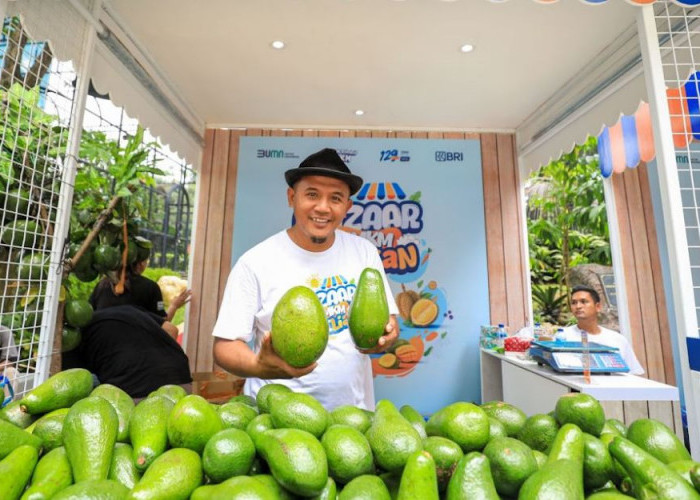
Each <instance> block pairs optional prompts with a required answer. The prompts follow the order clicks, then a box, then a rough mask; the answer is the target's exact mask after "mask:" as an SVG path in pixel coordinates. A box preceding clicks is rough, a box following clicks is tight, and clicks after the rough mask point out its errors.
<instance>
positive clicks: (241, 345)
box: [213, 148, 399, 410]
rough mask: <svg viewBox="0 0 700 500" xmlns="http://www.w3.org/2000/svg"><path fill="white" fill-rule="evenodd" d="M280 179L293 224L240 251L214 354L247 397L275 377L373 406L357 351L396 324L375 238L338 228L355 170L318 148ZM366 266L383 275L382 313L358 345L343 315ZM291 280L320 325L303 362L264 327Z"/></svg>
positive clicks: (386, 339)
mask: <svg viewBox="0 0 700 500" xmlns="http://www.w3.org/2000/svg"><path fill="white" fill-rule="evenodd" d="M285 179H286V181H287V184H288V185H289V188H288V189H287V201H288V203H289V206H290V207H291V208H292V209H293V212H294V225H293V226H292V227H291V228H289V229H287V230H284V231H281V232H279V233H277V234H274V235H272V236H271V237H269V238H268V239H266V240H264V241H262V242H261V243H259V244H257V245H256V246H254V247H253V248H251V249H250V250H248V251H247V252H246V253H244V254H243V255H242V256H241V257H240V258H239V259H238V261H237V262H236V264H235V265H234V267H233V269H232V270H231V273H230V275H229V278H228V281H227V283H226V290H225V292H224V297H223V301H222V304H221V309H220V311H219V317H218V319H217V321H216V325H215V327H214V332H213V335H214V359H215V360H216V363H217V364H219V365H220V366H221V367H223V368H224V369H226V370H228V371H230V372H231V373H233V374H235V375H238V376H240V377H245V378H246V379H247V380H246V383H245V386H244V392H245V393H246V394H249V395H251V396H255V395H256V394H257V392H258V390H259V389H260V387H262V386H263V385H265V384H268V383H279V384H284V385H287V386H288V387H290V388H291V389H292V390H294V391H297V392H305V393H308V394H311V395H313V396H314V397H316V398H317V399H318V400H319V401H320V402H321V403H322V404H323V405H324V406H325V407H326V408H327V409H329V410H331V409H333V408H335V407H337V406H341V405H347V404H350V405H355V406H359V407H362V408H367V409H374V388H373V381H372V366H371V361H370V358H369V356H367V354H369V353H373V352H381V351H383V350H384V349H386V348H388V347H390V346H391V345H392V344H393V343H394V341H395V340H396V339H397V338H398V334H399V327H398V323H397V321H396V314H397V313H398V308H397V307H396V303H395V301H394V298H393V296H392V295H391V292H390V290H389V283H388V281H387V279H386V275H385V274H384V268H383V265H382V262H381V259H380V257H379V253H378V251H377V249H376V247H375V246H374V245H373V244H372V243H370V242H369V241H368V240H366V239H364V238H360V237H359V236H355V235H352V234H348V233H346V232H343V231H341V230H339V229H338V227H339V226H340V225H341V223H342V222H343V219H344V217H345V214H346V213H347V211H348V209H349V208H350V207H351V206H352V200H351V199H350V197H351V196H352V195H353V194H354V193H356V192H357V191H358V190H359V189H360V187H362V179H361V178H360V177H358V176H356V175H353V174H352V173H351V172H350V170H349V169H348V167H347V166H346V165H345V163H344V162H343V160H342V159H341V158H340V156H339V155H338V153H337V152H336V151H335V150H333V149H328V148H326V149H323V150H321V151H319V152H317V153H314V154H312V155H310V156H309V157H308V158H306V159H305V160H304V161H302V162H301V164H300V165H299V167H297V168H294V169H291V170H288V171H287V172H285ZM251 216H253V215H251ZM367 267H372V268H375V269H377V270H379V271H380V272H381V274H382V276H383V278H384V287H385V289H386V294H387V300H388V302H389V312H390V319H389V322H388V323H387V325H386V328H385V335H384V336H383V337H381V338H380V339H379V345H378V346H377V347H376V348H374V349H371V350H365V351H362V352H360V351H359V350H358V349H357V348H356V347H355V345H354V343H353V341H352V338H351V337H350V333H349V330H348V319H347V318H348V310H349V307H350V303H351V302H352V297H353V295H354V292H355V289H356V284H357V280H358V279H359V277H360V274H361V272H362V270H363V269H365V268H367ZM298 285H305V286H308V287H309V288H311V289H312V290H314V292H315V293H316V295H317V297H318V298H319V300H320V301H321V304H322V305H323V307H324V309H325V311H326V317H327V319H328V325H329V330H330V335H329V341H328V345H327V347H326V350H325V351H324V353H323V355H322V356H321V358H320V359H319V360H318V361H317V362H316V363H314V364H312V365H310V366H308V367H304V368H294V367H292V366H290V365H289V364H288V363H286V362H285V361H284V360H283V359H281V358H280V357H279V356H278V355H277V354H276V353H275V352H274V349H273V348H272V345H271V343H270V336H269V331H270V324H271V318H272V312H273V310H274V308H275V305H276V304H277V302H278V301H279V299H280V298H281V297H282V295H284V293H286V292H287V290H289V289H290V288H292V287H293V286H298ZM249 342H252V344H253V348H252V349H251V348H250V347H249V345H248V343H249Z"/></svg>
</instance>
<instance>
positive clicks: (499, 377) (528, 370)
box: [481, 349, 682, 435]
mask: <svg viewBox="0 0 700 500" xmlns="http://www.w3.org/2000/svg"><path fill="white" fill-rule="evenodd" d="M569 392H583V393H586V394H590V395H591V396H593V397H595V398H596V399H598V400H599V401H600V402H601V403H602V404H603V408H604V409H605V413H606V416H607V417H608V418H617V419H619V420H621V421H623V422H625V423H626V424H628V423H630V422H632V421H634V420H636V419H638V418H655V419H657V420H660V421H662V422H664V423H665V424H666V425H668V426H669V427H670V428H671V429H674V431H675V432H676V434H679V433H680V434H679V435H682V428H681V421H680V405H679V403H678V400H679V393H678V388H677V387H674V386H671V385H667V384H662V383H660V382H656V381H654V380H649V379H646V378H644V377H638V376H635V375H629V374H626V373H613V374H610V375H591V383H590V384H586V383H585V381H584V379H583V375H576V374H571V375H567V374H563V373H558V372H555V371H554V370H552V369H551V368H550V367H549V366H540V365H538V364H537V363H536V362H535V361H529V360H521V359H517V358H514V357H510V356H505V355H503V354H498V353H496V352H493V351H489V350H485V349H481V400H482V402H487V401H505V402H506V403H510V404H513V405H515V406H517V407H518V408H520V409H521V410H523V411H524V412H525V413H526V414H527V415H533V414H535V413H549V412H550V411H552V410H553V409H554V407H555V405H556V403H557V400H558V399H559V398H560V397H561V396H563V395H564V394H567V393H569Z"/></svg>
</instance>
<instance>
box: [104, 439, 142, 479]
mask: <svg viewBox="0 0 700 500" xmlns="http://www.w3.org/2000/svg"><path fill="white" fill-rule="evenodd" d="M133 455H134V450H133V448H131V446H130V445H128V444H126V443H116V444H115V445H114V452H113V453H112V463H111V464H110V466H109V474H108V476H107V478H108V479H114V480H115V481H117V482H119V483H121V484H123V485H124V486H126V487H127V488H129V489H130V490H131V489H133V488H134V486H135V485H136V483H138V482H139V480H140V479H141V473H140V472H139V471H138V469H137V468H136V465H135V464H134V460H133Z"/></svg>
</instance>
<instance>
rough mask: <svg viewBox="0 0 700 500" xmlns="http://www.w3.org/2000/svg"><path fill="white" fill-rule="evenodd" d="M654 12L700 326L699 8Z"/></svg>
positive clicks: (665, 7)
mask: <svg viewBox="0 0 700 500" xmlns="http://www.w3.org/2000/svg"><path fill="white" fill-rule="evenodd" d="M654 13H655V17H656V29H657V32H658V37H659V48H660V52H661V60H662V65H663V73H664V79H665V82H666V93H667V98H668V106H669V112H670V115H671V128H672V131H673V143H674V146H675V150H676V165H677V169H678V178H679V184H680V190H681V202H682V206H683V215H684V220H685V227H686V237H687V240H688V252H689V257H690V267H691V274H692V282H693V291H694V298H695V304H696V306H695V312H696V317H697V318H698V324H700V142H693V141H694V140H697V139H700V105H699V102H700V101H699V99H700V9H698V8H694V9H685V8H680V7H678V6H677V5H674V4H672V3H671V2H657V3H656V4H655V11H654Z"/></svg>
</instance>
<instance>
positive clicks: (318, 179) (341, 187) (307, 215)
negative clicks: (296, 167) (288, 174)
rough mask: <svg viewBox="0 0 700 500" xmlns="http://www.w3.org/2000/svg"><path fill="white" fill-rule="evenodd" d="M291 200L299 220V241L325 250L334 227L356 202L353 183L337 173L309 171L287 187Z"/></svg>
mask: <svg viewBox="0 0 700 500" xmlns="http://www.w3.org/2000/svg"><path fill="white" fill-rule="evenodd" d="M287 201H288V202H289V206H290V207H292V209H293V210H294V218H295V219H296V223H295V224H294V227H293V228H292V234H293V237H294V240H295V242H296V243H297V244H299V245H301V246H302V248H305V249H306V250H311V251H320V250H325V249H327V248H329V247H330V245H331V244H332V243H333V235H334V231H335V230H336V228H337V227H338V226H340V224H341V223H342V222H343V218H344V217H345V214H346V213H347V211H348V210H349V209H350V207H351V206H352V200H350V188H349V186H348V185H347V184H346V183H345V182H343V181H341V180H340V179H335V178H333V177H325V176H320V175H308V176H305V177H302V178H301V179H299V181H298V182H297V183H296V184H295V185H294V187H293V188H288V189H287Z"/></svg>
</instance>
